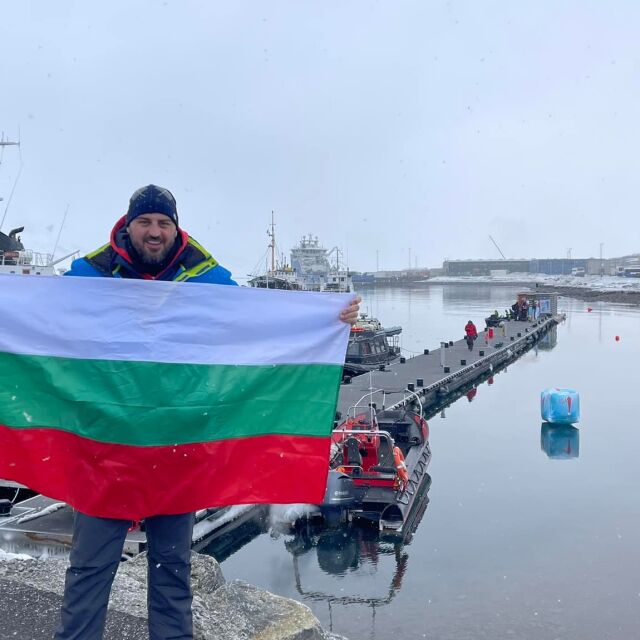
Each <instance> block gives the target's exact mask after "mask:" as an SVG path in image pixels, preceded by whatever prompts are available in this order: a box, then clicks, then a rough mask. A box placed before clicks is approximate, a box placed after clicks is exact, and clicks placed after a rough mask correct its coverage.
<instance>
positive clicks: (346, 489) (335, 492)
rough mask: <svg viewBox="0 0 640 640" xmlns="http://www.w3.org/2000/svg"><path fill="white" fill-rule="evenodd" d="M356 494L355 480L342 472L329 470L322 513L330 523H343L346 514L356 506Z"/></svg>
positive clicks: (321, 508)
mask: <svg viewBox="0 0 640 640" xmlns="http://www.w3.org/2000/svg"><path fill="white" fill-rule="evenodd" d="M355 500H356V492H355V487H354V484H353V480H352V479H351V478H350V477H349V476H348V475H347V474H346V473H343V472H342V471H335V470H334V469H330V470H329V475H328V477H327V490H326V491H325V494H324V500H323V501H322V504H321V505H320V511H321V512H322V515H323V516H324V517H325V519H326V520H327V521H328V522H329V523H332V522H336V523H339V522H341V521H342V520H343V519H344V517H345V516H346V512H347V511H348V510H349V509H350V508H351V507H352V506H353V505H354V503H355Z"/></svg>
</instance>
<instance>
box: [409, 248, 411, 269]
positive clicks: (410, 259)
mask: <svg viewBox="0 0 640 640" xmlns="http://www.w3.org/2000/svg"><path fill="white" fill-rule="evenodd" d="M409 269H411V247H409Z"/></svg>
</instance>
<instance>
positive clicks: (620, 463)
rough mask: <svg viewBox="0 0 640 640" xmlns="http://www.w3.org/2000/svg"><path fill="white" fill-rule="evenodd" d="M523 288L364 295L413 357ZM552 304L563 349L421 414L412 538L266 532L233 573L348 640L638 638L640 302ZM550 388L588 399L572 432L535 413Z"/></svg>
mask: <svg viewBox="0 0 640 640" xmlns="http://www.w3.org/2000/svg"><path fill="white" fill-rule="evenodd" d="M516 292H517V289H515V288H508V287H494V288H489V287H475V286H466V285H465V286H462V285H456V286H453V285H449V286H433V287H430V288H426V287H425V288H420V289H416V288H414V289H404V290H403V289H383V290H378V291H374V292H365V293H364V295H363V297H364V304H365V306H366V307H368V308H369V309H370V311H371V313H372V314H373V315H376V316H377V317H379V318H380V319H381V320H382V321H383V323H385V324H401V325H402V326H403V327H404V334H403V346H404V347H405V348H406V349H407V350H410V351H415V352H421V351H422V349H423V348H424V347H434V346H436V345H437V344H438V343H439V342H440V340H444V339H457V338H459V337H460V336H461V334H462V331H463V326H464V324H465V323H466V321H467V320H468V319H470V318H471V319H473V320H474V321H475V322H476V324H478V325H482V319H483V317H484V316H485V315H488V314H489V312H490V311H491V310H493V309H494V308H498V309H504V308H505V307H506V306H508V305H509V304H511V301H512V300H513V299H514V298H515V293H516ZM560 308H561V309H562V310H564V311H566V312H567V313H568V316H567V321H566V322H565V323H564V324H563V325H561V326H560V327H559V329H558V342H557V345H556V347H555V348H553V349H552V350H544V351H543V350H538V351H537V352H534V351H531V352H529V353H528V354H527V355H526V356H525V357H524V358H522V359H521V360H520V361H518V362H517V363H515V364H513V365H512V366H511V367H509V369H508V371H506V372H502V373H500V374H499V375H497V376H496V377H495V382H494V384H493V385H491V386H488V385H487V384H483V385H482V386H481V387H480V388H479V389H478V393H477V395H476V397H475V398H474V399H473V402H468V400H467V399H466V398H464V397H463V398H462V399H460V400H458V401H457V402H456V403H455V404H454V405H452V406H451V407H449V408H448V409H447V410H446V412H445V417H444V418H442V417H440V416H436V417H434V418H432V419H431V420H430V426H431V446H432V450H433V459H432V462H431V467H430V474H431V476H432V479H433V483H432V486H431V490H430V492H429V498H430V503H429V507H428V509H427V511H426V513H425V515H424V517H423V519H422V522H421V524H420V526H419V527H418V530H417V531H416V533H415V536H414V537H413V540H412V541H411V542H410V544H405V545H397V544H396V545H394V544H392V543H389V542H384V541H379V540H377V539H376V535H375V534H372V533H371V532H366V531H364V532H363V531H361V530H353V531H343V532H338V533H336V532H328V533H326V534H323V535H309V536H307V537H304V536H303V537H300V536H298V537H297V538H294V537H293V536H289V535H278V534H276V533H273V532H267V533H263V534H261V535H258V536H257V537H254V538H253V539H252V540H251V541H250V542H248V543H247V544H245V546H244V547H243V548H242V549H240V550H239V551H237V552H235V553H233V554H232V555H231V556H230V557H228V558H227V559H226V560H224V561H223V563H222V569H223V571H224V573H225V576H226V577H227V579H234V578H239V579H243V580H246V581H248V582H251V583H254V584H257V585H259V586H262V587H264V588H266V589H268V590H270V591H272V592H274V593H278V594H281V595H284V596H288V597H293V598H296V599H299V600H302V601H303V602H305V603H306V604H308V605H309V606H310V607H311V608H312V609H313V611H314V613H315V614H316V615H317V616H318V618H319V619H320V620H321V622H322V623H323V625H324V626H325V627H326V628H331V629H333V631H334V632H336V633H341V634H344V635H346V636H348V637H349V638H350V639H351V640H359V639H360V638H367V639H369V638H371V639H382V638H389V637H390V636H391V634H393V635H394V636H395V637H398V638H407V639H412V638H432V639H435V638H438V639H445V638H446V639H454V640H457V639H463V638H473V639H478V638H491V639H492V640H495V639H498V638H527V639H536V640H537V639H545V640H546V639H550V640H553V639H554V638H575V639H581V640H585V639H594V640H596V639H597V640H601V639H603V638H611V639H613V638H616V639H617V638H620V639H625V640H627V639H629V638H637V637H640V545H639V543H638V540H639V539H640V508H639V507H638V497H637V492H638V490H639V487H640V465H639V464H638V460H637V458H638V451H639V444H640V431H639V429H640V425H639V424H638V420H637V411H638V396H639V395H640V390H639V388H638V376H637V367H638V362H640V336H639V333H640V309H637V308H628V307H624V306H622V305H618V306H615V305H606V306H605V305H594V309H593V311H592V312H590V313H589V312H587V304H586V303H582V302H579V301H575V300H566V299H562V300H561V302H560ZM616 335H618V336H620V341H619V342H617V341H616V340H615V336H616ZM548 386H559V387H571V388H574V389H576V390H577V391H578V392H579V393H580V400H581V409H582V420H581V422H580V423H579V424H578V425H577V426H578V430H577V431H573V432H572V431H570V430H569V431H567V432H565V433H561V434H560V436H561V437H559V438H556V439H555V440H554V439H553V434H550V433H548V432H547V430H546V429H545V428H544V427H542V425H541V420H540V409H539V394H540V391H541V390H542V389H543V388H545V387H548ZM541 443H544V444H545V446H546V448H547V450H548V452H549V453H550V454H551V456H558V457H550V456H549V455H548V453H547V452H545V450H544V449H543V448H542V446H541ZM578 453H579V455H577V457H576V454H578Z"/></svg>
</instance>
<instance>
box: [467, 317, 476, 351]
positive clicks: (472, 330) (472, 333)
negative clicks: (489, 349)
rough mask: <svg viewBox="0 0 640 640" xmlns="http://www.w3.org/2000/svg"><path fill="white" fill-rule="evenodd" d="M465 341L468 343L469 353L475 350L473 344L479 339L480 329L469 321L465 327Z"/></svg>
mask: <svg viewBox="0 0 640 640" xmlns="http://www.w3.org/2000/svg"><path fill="white" fill-rule="evenodd" d="M464 333H465V338H464V339H465V340H466V342H467V347H468V348H469V351H471V350H473V343H474V342H475V341H476V338H477V337H478V329H477V328H476V325H475V324H473V321H471V320H469V322H467V324H466V325H465V326H464Z"/></svg>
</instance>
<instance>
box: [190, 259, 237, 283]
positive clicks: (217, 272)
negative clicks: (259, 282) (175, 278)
mask: <svg viewBox="0 0 640 640" xmlns="http://www.w3.org/2000/svg"><path fill="white" fill-rule="evenodd" d="M189 282H208V283H210V284H228V285H233V286H236V287H237V286H238V283H237V282H236V281H235V280H234V279H233V278H232V277H231V272H230V271H229V270H228V269H225V268H224V267H223V266H222V265H220V264H217V265H216V266H215V267H213V269H209V271H207V272H205V273H203V274H202V275H201V276H197V277H196V278H190V279H189Z"/></svg>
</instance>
